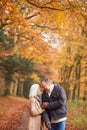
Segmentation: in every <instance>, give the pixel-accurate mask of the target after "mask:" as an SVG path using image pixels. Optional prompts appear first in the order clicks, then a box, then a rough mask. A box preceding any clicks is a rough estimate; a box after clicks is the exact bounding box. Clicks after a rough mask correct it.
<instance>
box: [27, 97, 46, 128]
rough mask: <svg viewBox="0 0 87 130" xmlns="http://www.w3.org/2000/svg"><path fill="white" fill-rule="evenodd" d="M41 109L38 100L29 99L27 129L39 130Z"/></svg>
mask: <svg viewBox="0 0 87 130" xmlns="http://www.w3.org/2000/svg"><path fill="white" fill-rule="evenodd" d="M43 111H44V110H43V109H41V107H40V104H39V102H38V101H37V99H35V98H30V99H29V121H28V129H27V130H40V127H41V113H42V112H43Z"/></svg>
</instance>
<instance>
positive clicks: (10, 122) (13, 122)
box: [0, 97, 28, 130]
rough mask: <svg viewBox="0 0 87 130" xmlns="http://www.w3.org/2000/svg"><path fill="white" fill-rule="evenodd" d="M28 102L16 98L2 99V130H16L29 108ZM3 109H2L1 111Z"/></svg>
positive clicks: (0, 117) (0, 103) (0, 99)
mask: <svg viewBox="0 0 87 130" xmlns="http://www.w3.org/2000/svg"><path fill="white" fill-rule="evenodd" d="M27 104H28V100H26V99H21V98H14V97H0V129H1V130H7V129H8V130H15V129H16V128H17V127H18V125H19V121H20V120H21V118H22V115H23V112H24V110H25V109H26V108H27ZM1 108H2V109H1Z"/></svg>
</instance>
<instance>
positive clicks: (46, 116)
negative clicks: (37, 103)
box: [42, 83, 67, 122]
mask: <svg viewBox="0 0 87 130" xmlns="http://www.w3.org/2000/svg"><path fill="white" fill-rule="evenodd" d="M53 84H54V89H53V91H52V92H51V95H50V97H49V95H48V93H46V92H45V91H44V92H43V94H42V102H48V108H47V109H46V111H45V112H44V113H43V114H42V119H43V120H44V121H45V122H48V121H52V120H57V119H60V118H63V117H66V113H67V108H66V94H65V91H64V89H63V88H62V87H61V86H60V85H59V84H56V83H53Z"/></svg>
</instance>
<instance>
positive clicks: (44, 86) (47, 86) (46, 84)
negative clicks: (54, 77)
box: [42, 81, 50, 92]
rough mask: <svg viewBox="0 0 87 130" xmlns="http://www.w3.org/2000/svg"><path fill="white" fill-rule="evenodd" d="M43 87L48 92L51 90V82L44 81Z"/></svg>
mask: <svg viewBox="0 0 87 130" xmlns="http://www.w3.org/2000/svg"><path fill="white" fill-rule="evenodd" d="M42 88H43V89H44V90H45V91H47V92H49V91H50V83H46V82H44V81H43V82H42Z"/></svg>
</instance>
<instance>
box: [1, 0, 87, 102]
mask: <svg viewBox="0 0 87 130" xmlns="http://www.w3.org/2000/svg"><path fill="white" fill-rule="evenodd" d="M44 75H46V76H47V77H49V78H51V79H52V81H54V82H58V83H60V84H61V85H62V86H63V87H64V89H65V91H66V94H67V99H68V100H74V101H76V100H80V99H81V100H84V101H85V100H87V1H86V0H0V96H3V95H12V96H20V97H25V98H28V94H29V88H30V86H31V85H32V84H33V83H40V80H41V78H42V77H43V76H44Z"/></svg>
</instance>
